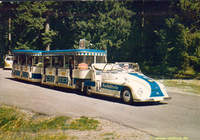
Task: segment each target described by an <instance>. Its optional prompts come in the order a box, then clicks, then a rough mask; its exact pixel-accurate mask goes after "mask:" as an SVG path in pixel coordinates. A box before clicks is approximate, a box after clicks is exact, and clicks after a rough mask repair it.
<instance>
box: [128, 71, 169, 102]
mask: <svg viewBox="0 0 200 140" xmlns="http://www.w3.org/2000/svg"><path fill="white" fill-rule="evenodd" d="M127 79H129V84H131V83H132V85H133V88H134V84H136V85H138V84H139V86H140V88H141V89H143V90H144V92H145V93H144V94H145V95H144V96H146V97H147V96H148V98H149V97H163V96H164V95H165V90H164V89H163V87H164V86H161V84H159V83H158V82H156V81H155V80H153V79H151V78H149V77H147V76H145V75H143V74H139V73H128V75H127ZM131 81H132V82H131ZM136 94H137V92H136Z"/></svg>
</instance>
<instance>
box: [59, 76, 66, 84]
mask: <svg viewBox="0 0 200 140" xmlns="http://www.w3.org/2000/svg"><path fill="white" fill-rule="evenodd" d="M58 83H61V84H67V83H68V78H67V77H58Z"/></svg>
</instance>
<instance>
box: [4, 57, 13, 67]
mask: <svg viewBox="0 0 200 140" xmlns="http://www.w3.org/2000/svg"><path fill="white" fill-rule="evenodd" d="M12 65H13V55H9V54H7V55H6V56H5V58H4V67H3V68H4V69H12Z"/></svg>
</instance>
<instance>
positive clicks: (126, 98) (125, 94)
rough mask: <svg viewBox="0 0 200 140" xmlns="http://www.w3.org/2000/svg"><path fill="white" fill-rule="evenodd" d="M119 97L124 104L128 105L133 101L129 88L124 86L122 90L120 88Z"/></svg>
mask: <svg viewBox="0 0 200 140" xmlns="http://www.w3.org/2000/svg"><path fill="white" fill-rule="evenodd" d="M121 99H122V101H123V102H124V103H125V104H129V105H130V104H132V103H133V96H132V93H131V90H130V89H129V88H124V90H122V92H121Z"/></svg>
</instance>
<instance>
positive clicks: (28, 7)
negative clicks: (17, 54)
mask: <svg viewBox="0 0 200 140" xmlns="http://www.w3.org/2000/svg"><path fill="white" fill-rule="evenodd" d="M51 4H52V2H24V3H21V4H20V5H19V7H18V8H17V13H16V18H15V29H14V31H15V32H17V35H16V36H15V41H16V45H17V49H44V47H43V46H46V45H48V44H49V43H51V42H52V38H53V36H55V35H56V32H55V31H53V30H49V31H46V32H45V24H46V23H47V22H48V20H47V12H48V11H50V10H51V9H49V7H48V6H49V5H51Z"/></svg>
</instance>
